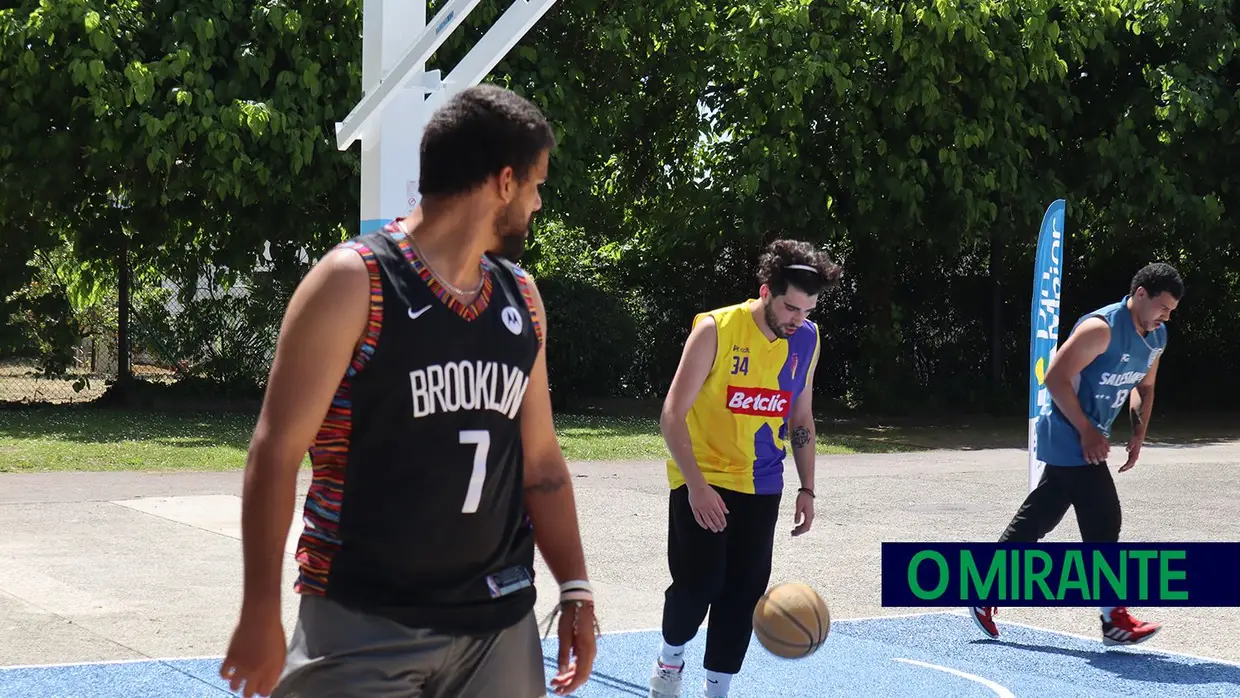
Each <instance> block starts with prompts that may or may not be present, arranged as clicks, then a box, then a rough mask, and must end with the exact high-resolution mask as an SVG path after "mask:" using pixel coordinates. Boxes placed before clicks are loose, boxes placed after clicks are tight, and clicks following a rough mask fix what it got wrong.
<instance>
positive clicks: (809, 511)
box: [792, 492, 814, 536]
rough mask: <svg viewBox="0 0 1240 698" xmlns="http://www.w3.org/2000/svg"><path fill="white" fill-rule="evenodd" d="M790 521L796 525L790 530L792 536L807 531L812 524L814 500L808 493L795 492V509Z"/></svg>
mask: <svg viewBox="0 0 1240 698" xmlns="http://www.w3.org/2000/svg"><path fill="white" fill-rule="evenodd" d="M792 521H793V523H795V524H796V525H797V526H796V528H794V529H792V535H794V536H799V535H801V534H802V533H805V532H807V531H809V528H810V526H812V525H813V524H814V498H813V497H811V496H810V495H809V492H797V508H796V513H795V514H793V517H792Z"/></svg>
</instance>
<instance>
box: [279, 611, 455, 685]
mask: <svg viewBox="0 0 1240 698" xmlns="http://www.w3.org/2000/svg"><path fill="white" fill-rule="evenodd" d="M450 649H451V639H450V638H448V637H445V636H443V635H438V634H436V633H433V632H430V631H428V630H415V629H411V628H407V627H405V626H403V625H400V624H398V623H396V622H395V621H391V620H388V619H387V618H380V617H378V616H373V615H369V614H365V613H359V612H357V611H354V610H351V609H348V608H345V607H344V606H342V605H340V604H338V603H336V602H334V601H331V600H328V599H324V598H321V597H317V596H303V597H302V598H301V607H300V610H299V612H298V618H297V626H296V628H294V630H293V634H292V637H291V638H290V641H289V653H288V660H287V663H286V664H285V668H284V675H283V676H282V677H281V678H280V683H279V685H277V686H276V689H275V691H273V692H272V694H271V696H272V698H335V697H336V696H342V695H366V696H376V697H379V698H383V697H387V698H420V697H421V696H422V695H423V693H422V690H423V686H424V685H425V682H426V679H427V677H428V676H429V675H430V674H431V673H432V672H433V671H434V670H435V669H437V668H438V667H439V666H441V665H442V664H443V662H444V658H445V657H446V656H447V653H448V652H449V651H450Z"/></svg>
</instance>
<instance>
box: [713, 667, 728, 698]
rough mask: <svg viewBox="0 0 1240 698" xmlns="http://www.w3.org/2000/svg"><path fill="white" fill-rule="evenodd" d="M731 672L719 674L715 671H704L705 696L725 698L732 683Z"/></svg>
mask: <svg viewBox="0 0 1240 698" xmlns="http://www.w3.org/2000/svg"><path fill="white" fill-rule="evenodd" d="M732 676H733V675H732V674H721V673H719V672H717V671H708V672H706V698H727V695H728V687H729V686H730V685H732Z"/></svg>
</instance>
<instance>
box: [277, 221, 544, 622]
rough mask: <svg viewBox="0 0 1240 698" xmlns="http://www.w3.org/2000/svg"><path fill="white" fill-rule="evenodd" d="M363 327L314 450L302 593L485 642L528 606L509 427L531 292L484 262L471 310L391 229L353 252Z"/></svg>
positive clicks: (534, 331) (524, 530) (528, 344)
mask: <svg viewBox="0 0 1240 698" xmlns="http://www.w3.org/2000/svg"><path fill="white" fill-rule="evenodd" d="M346 245H349V246H352V247H354V249H356V250H358V252H359V253H360V254H361V255H362V257H363V258H364V259H366V261H367V266H368V267H369V268H370V270H371V318H370V322H369V324H368V329H367V334H366V337H365V339H364V341H363V343H362V346H361V347H360V348H359V350H358V353H357V356H356V357H355V359H354V362H353V365H352V367H351V368H350V370H349V375H346V376H345V378H344V380H343V381H342V382H341V384H340V389H339V390H338V392H337V395H336V400H335V401H334V402H333V405H332V408H331V411H330V412H329V414H328V417H327V419H326V420H325V422H324V425H323V428H322V430H321V431H320V434H319V437H318V439H317V440H316V443H315V446H314V448H313V449H312V450H311V456H312V460H313V461H314V465H315V472H314V484H313V485H312V486H311V491H310V494H309V495H308V497H307V501H306V514H305V522H306V532H305V533H304V534H303V536H302V539H301V545H300V547H299V549H298V563H299V565H300V567H301V574H300V576H299V580H298V589H299V591H300V592H301V593H320V594H324V595H326V596H328V597H329V598H335V599H337V600H339V601H341V602H343V603H347V604H349V605H351V606H354V607H360V608H362V609H364V610H367V611H370V612H372V613H379V614H383V615H386V616H388V617H391V618H393V619H395V620H398V621H400V622H402V623H405V624H408V625H413V626H418V627H431V628H435V629H439V630H441V631H444V632H491V631H495V630H498V629H500V628H503V627H507V626H508V625H511V624H512V623H515V622H516V621H518V620H520V619H521V618H522V617H523V616H524V615H525V613H526V612H528V611H529V609H530V608H531V607H532V606H533V602H534V589H533V586H532V580H533V561H534V537H533V530H532V526H531V524H530V521H529V518H528V516H527V515H526V510H525V504H524V497H523V494H524V493H523V477H524V476H523V461H522V448H521V433H520V422H519V418H518V414H519V410H520V407H521V402H522V399H523V397H524V395H525V391H526V389H527V386H528V383H529V375H530V372H531V370H532V369H533V366H534V360H535V358H536V356H537V353H538V350H539V347H540V344H541V336H540V332H539V326H538V320H539V318H537V317H536V316H535V315H534V313H533V311H532V309H533V302H532V297H531V295H530V290H529V286H528V284H529V279H528V278H527V277H526V276H525V273H524V272H523V271H522V270H520V269H519V268H517V267H516V266H514V265H512V264H510V263H508V262H506V261H504V260H501V259H498V258H494V257H491V256H489V255H488V257H487V258H486V260H485V266H486V272H487V273H486V275H485V277H484V278H485V281H484V286H483V289H482V292H481V293H480V294H479V296H478V300H477V301H476V302H475V303H473V304H472V305H469V306H466V305H463V304H461V303H460V302H459V301H457V300H456V299H455V298H453V297H451V296H449V295H448V294H447V293H446V291H444V290H443V288H442V286H440V284H439V283H438V282H437V281H436V280H434V278H433V277H432V275H431V274H430V272H429V270H427V269H426V267H425V266H424V265H423V264H422V262H421V260H419V259H418V258H417V257H416V255H415V254H414V253H413V252H412V250H411V248H410V246H409V244H408V240H407V239H406V238H405V236H404V234H403V233H402V232H400V231H399V229H398V228H395V227H394V226H388V228H386V229H385V230H384V231H379V232H375V233H370V234H367V235H363V236H361V237H359V238H356V239H355V240H353V241H350V243H346Z"/></svg>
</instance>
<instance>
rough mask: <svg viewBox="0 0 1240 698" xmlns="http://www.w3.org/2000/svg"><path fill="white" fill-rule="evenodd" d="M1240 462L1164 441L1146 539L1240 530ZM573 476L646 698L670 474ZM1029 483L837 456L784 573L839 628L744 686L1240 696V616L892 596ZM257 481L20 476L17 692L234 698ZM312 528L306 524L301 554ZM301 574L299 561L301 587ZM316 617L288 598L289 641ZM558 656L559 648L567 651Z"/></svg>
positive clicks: (998, 467) (767, 694)
mask: <svg viewBox="0 0 1240 698" xmlns="http://www.w3.org/2000/svg"><path fill="white" fill-rule="evenodd" d="M1238 460H1240V447H1237V446H1236V445H1233V444H1216V445H1200V446H1199V445H1193V446H1175V447H1172V446H1148V447H1147V448H1146V450H1145V453H1144V456H1143V460H1142V462H1141V464H1140V465H1139V466H1138V467H1137V468H1136V469H1134V470H1133V471H1131V472H1129V473H1125V474H1124V475H1123V476H1120V477H1118V478H1117V482H1118V485H1119V489H1120V496H1121V497H1122V498H1123V501H1124V504H1125V507H1126V508H1125V531H1124V536H1125V538H1126V539H1128V540H1240V521H1238V520H1237V519H1236V517H1235V516H1234V502H1235V501H1236V499H1237V498H1238V497H1240V482H1238V481H1237V479H1236V478H1235V477H1234V475H1233V474H1232V473H1231V470H1232V469H1234V467H1235V466H1234V464H1235V463H1236V462H1237V461H1238ZM573 471H574V474H575V478H574V485H575V487H576V488H577V496H578V503H579V506H580V511H581V518H582V528H583V537H584V540H585V545H586V550H587V556H588V560H589V564H590V569H591V577H592V579H594V580H595V583H596V587H597V594H598V602H599V609H600V623H601V625H602V629H603V631H604V633H606V635H605V637H604V638H603V639H602V640H601V644H600V656H599V659H598V663H597V666H596V671H595V673H594V675H593V678H592V679H591V681H590V683H589V684H587V686H586V688H585V689H583V690H582V691H580V692H579V693H578V694H577V695H579V696H582V697H584V698H589V697H594V698H609V697H612V696H644V695H646V691H645V688H644V687H645V683H646V679H647V677H648V672H649V666H650V662H651V661H652V658H653V656H654V653H655V652H656V651H657V648H658V646H659V638H658V633H657V632H656V631H653V630H650V629H651V628H655V627H657V625H658V623H659V616H660V612H661V601H662V593H663V589H664V587H665V586H666V584H667V582H668V578H667V573H666V561H665V555H664V546H665V541H666V538H665V527H666V496H667V495H666V485H665V484H664V475H663V466H662V464H661V463H658V462H632V463H629V462H606V463H583V464H574V465H573ZM1025 480H1026V469H1025V453H1024V452H1023V451H1021V450H1016V449H1012V450H991V451H971V452H960V451H934V452H928V453H922V454H911V455H880V456H860V455H859V456H845V457H823V458H821V459H820V460H819V466H818V478H817V490H818V491H819V493H820V496H819V498H818V516H817V520H816V524H815V527H814V530H813V531H811V533H810V534H809V535H807V536H803V537H800V538H796V539H793V538H791V537H790V536H788V535H787V531H790V530H791V528H792V523H791V516H792V511H791V506H792V500H791V498H787V499H786V500H785V506H784V509H785V512H784V520H783V521H782V522H781V528H780V534H779V538H778V540H777V545H776V559H775V565H774V574H773V581H774V582H779V581H788V580H801V581H805V582H807V583H809V584H810V585H812V586H813V587H815V588H816V589H818V590H819V591H820V592H821V593H822V594H823V596H824V598H825V599H826V600H827V602H828V604H829V605H830V609H831V613H832V621H833V624H832V628H831V635H830V637H829V638H828V639H827V641H826V642H825V643H824V645H823V646H822V648H821V649H820V650H819V652H818V653H817V654H816V655H814V656H812V657H810V658H808V659H804V660H799V661H786V660H780V659H777V658H775V657H773V656H772V655H770V654H768V653H767V652H766V651H765V650H764V649H762V648H761V646H759V645H757V644H756V642H755V644H754V645H753V649H752V651H751V653H750V655H749V659H748V662H747V666H746V670H745V672H744V673H743V674H742V676H741V677H739V678H738V679H736V681H735V682H734V683H733V695H734V696H749V697H754V698H780V697H782V696H788V697H810V696H812V697H819V696H856V695H874V696H910V697H911V696H918V697H921V698H924V697H929V696H944V697H947V696H951V697H955V696H1045V697H1052V698H1053V697H1055V696H1081V695H1088V696H1123V695H1159V696H1170V697H1173V698H1178V697H1180V696H1237V695H1240V666H1237V663H1238V662H1240V633H1237V632H1236V620H1237V618H1240V611H1237V610H1236V609H1208V608H1206V609H1202V608H1162V609H1153V608H1139V609H1135V610H1136V612H1137V613H1138V615H1140V616H1143V617H1149V618H1153V619H1156V620H1160V621H1163V622H1164V624H1165V626H1166V628H1165V630H1164V631H1163V633H1162V634H1161V635H1160V636H1158V637H1156V638H1154V639H1153V640H1151V641H1150V642H1148V643H1146V644H1145V645H1143V646H1141V647H1138V648H1105V647H1103V645H1102V644H1101V642H1100V641H1099V640H1098V634H1097V633H1098V627H1097V615H1096V609H1090V608H1083V609H1021V608H1009V609H1003V610H1002V611H1001V614H1000V616H999V620H1000V621H1001V627H1002V629H1003V637H1002V638H1001V640H1000V641H998V642H994V641H990V640H987V639H984V638H983V637H982V636H981V634H980V633H979V632H978V631H977V630H976V629H975V628H974V626H973V624H972V621H971V620H970V619H969V618H967V617H966V616H965V615H963V613H962V612H961V611H960V610H959V609H924V608H913V609H902V608H883V607H882V606H881V604H880V596H879V592H880V583H879V563H880V547H879V546H880V543H881V542H883V541H897V540H992V539H993V538H994V537H995V536H996V535H997V533H998V531H999V530H1001V528H1002V526H1003V525H1004V524H1006V522H1007V519H1008V518H1009V517H1010V516H1011V514H1012V512H1013V511H1014V509H1015V507H1016V506H1017V504H1018V503H1019V501H1020V500H1021V499H1022V497H1023V494H1024V491H1025V485H1026V482H1025ZM307 484H308V480H307V479H306V478H304V477H303V479H302V482H301V484H300V488H299V490H300V492H302V493H304V492H305V488H306V486H307ZM789 487H790V488H795V478H793V481H792V482H790V483H789ZM240 488H241V478H240V474H239V473H184V474H166V475H161V474H140V473H84V474H49V475H8V476H0V527H2V528H3V530H4V531H5V533H6V535H5V536H4V537H3V538H0V696H4V697H8V696H14V697H21V698H51V697H52V696H74V697H77V698H113V697H118V698H119V697H120V696H126V697H132V698H137V697H139V696H160V697H165V698H175V697H177V696H223V695H228V693H229V692H228V690H227V686H226V685H225V684H224V683H223V682H222V681H221V680H220V679H218V677H217V675H216V670H217V667H218V661H219V657H220V656H221V655H222V654H223V652H224V650H225V649H226V647H227V643H228V639H229V636H230V634H231V632H232V629H233V623H234V622H235V620H236V613H237V609H238V604H239V602H240V589H241V552H240V545H239V541H238V538H239V535H240V526H239V520H238V516H239V511H240V508H239V499H238V495H239V494H240ZM1075 525H1076V523H1075V520H1074V519H1073V517H1072V515H1071V514H1069V515H1068V516H1067V517H1066V518H1065V521H1064V523H1063V524H1062V526H1061V528H1060V529H1059V530H1058V531H1056V532H1055V533H1054V534H1052V536H1051V540H1073V539H1075V538H1076V536H1077V533H1076V530H1075ZM299 532H300V519H297V521H296V522H295V523H294V529H293V531H292V533H291V535H290V541H289V543H290V545H289V549H290V550H291V547H292V545H293V544H294V542H295V538H296V535H297V533H299ZM539 572H540V578H539V583H538V587H539V592H540V601H539V606H538V612H539V616H540V618H541V617H544V616H545V614H546V613H547V611H548V610H549V609H550V605H549V604H550V602H551V600H553V599H554V598H555V586H554V582H553V581H552V580H551V579H550V578H549V575H547V574H546V572H545V568H542V567H541V564H540V570H539ZM293 574H294V564H293V560H292V557H291V556H288V557H287V558H286V566H285V580H286V583H285V588H286V590H287V589H288V587H289V585H290V584H291V578H292V575H293ZM927 611H931V612H929V613H927ZM294 614H295V600H294V599H293V598H292V597H291V595H290V594H288V593H287V591H286V596H285V626H286V629H288V630H291V629H292V625H293V621H294V617H295V615H294ZM910 614H914V615H910ZM1012 621H1016V622H1017V624H1013V623H1012ZM1028 626H1038V627H1037V628H1034V627H1028ZM703 637H704V636H703V635H699V636H698V638H697V639H695V641H694V642H693V643H691V644H690V646H689V650H688V653H687V657H688V662H689V664H688V667H689V668H688V675H687V678H686V693H685V696H686V698H691V697H692V695H693V694H692V693H691V691H693V690H695V689H699V688H700V686H701V682H702V680H703V678H704V674H703V672H702V670H701V668H700V667H701V653H702V649H703V648H702V639H703ZM545 650H546V655H547V656H548V657H552V658H553V657H554V656H555V642H554V639H549V640H548V641H547V643H546V644H545ZM1183 653H1186V654H1183ZM1189 655H1195V656H1189ZM1200 657H1211V658H1215V659H1202V658H1200ZM552 661H553V660H552Z"/></svg>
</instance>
